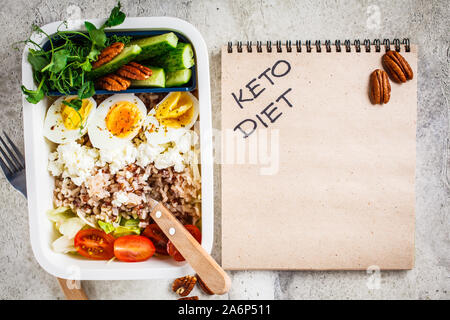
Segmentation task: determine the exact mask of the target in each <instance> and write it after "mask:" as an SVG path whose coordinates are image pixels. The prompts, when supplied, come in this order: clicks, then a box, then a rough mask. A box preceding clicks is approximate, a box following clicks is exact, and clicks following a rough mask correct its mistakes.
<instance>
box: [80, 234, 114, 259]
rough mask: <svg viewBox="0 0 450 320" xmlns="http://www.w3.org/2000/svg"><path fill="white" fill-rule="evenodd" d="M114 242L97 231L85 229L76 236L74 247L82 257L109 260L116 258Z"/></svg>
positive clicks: (111, 238) (110, 236)
mask: <svg viewBox="0 0 450 320" xmlns="http://www.w3.org/2000/svg"><path fill="white" fill-rule="evenodd" d="M114 240H115V238H114V237H113V236H112V235H109V234H107V233H105V232H103V231H101V230H97V229H84V230H80V231H78V233H77V234H76V235H75V239H74V245H75V249H77V251H78V253H79V254H81V255H82V256H84V257H86V258H90V259H95V260H109V259H111V258H112V257H114Z"/></svg>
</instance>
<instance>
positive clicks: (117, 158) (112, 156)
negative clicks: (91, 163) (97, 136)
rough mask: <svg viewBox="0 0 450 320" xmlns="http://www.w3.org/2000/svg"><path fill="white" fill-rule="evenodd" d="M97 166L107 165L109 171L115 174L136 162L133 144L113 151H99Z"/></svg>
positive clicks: (135, 151)
mask: <svg viewBox="0 0 450 320" xmlns="http://www.w3.org/2000/svg"><path fill="white" fill-rule="evenodd" d="M99 152H100V161H99V163H98V165H99V166H104V165H105V164H106V163H108V164H109V171H110V172H111V173H112V174H115V173H116V172H117V171H119V170H120V169H122V168H124V167H126V166H127V165H129V164H131V163H134V162H135V161H136V155H137V150H136V147H135V146H133V144H131V143H129V144H125V145H124V146H118V147H117V148H114V149H100V150H99Z"/></svg>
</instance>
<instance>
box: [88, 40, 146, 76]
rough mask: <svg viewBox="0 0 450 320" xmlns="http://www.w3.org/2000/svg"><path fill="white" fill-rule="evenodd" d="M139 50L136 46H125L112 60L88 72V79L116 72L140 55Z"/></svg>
mask: <svg viewBox="0 0 450 320" xmlns="http://www.w3.org/2000/svg"><path fill="white" fill-rule="evenodd" d="M141 50H142V49H141V47H139V46H138V45H129V46H126V47H125V48H124V49H123V50H122V52H121V53H119V54H118V55H117V56H116V57H114V59H112V60H111V61H109V62H107V63H105V64H104V65H102V66H100V67H98V68H97V69H94V70H92V71H91V72H89V75H88V76H89V78H90V79H96V78H99V77H101V76H104V75H105V74H108V73H112V72H114V71H116V70H117V69H119V68H120V67H121V66H123V65H125V64H127V63H128V62H130V61H131V60H133V59H134V58H135V57H136V56H137V55H138V54H139V53H141Z"/></svg>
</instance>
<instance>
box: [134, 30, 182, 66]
mask: <svg viewBox="0 0 450 320" xmlns="http://www.w3.org/2000/svg"><path fill="white" fill-rule="evenodd" d="M177 43H178V37H177V36H176V35H175V33H173V32H169V33H164V34H161V35H158V36H153V37H148V38H142V39H138V40H134V41H132V42H131V44H136V45H138V46H139V47H141V48H142V51H141V53H140V54H139V56H137V57H136V60H137V61H142V60H147V59H149V58H152V57H156V56H159V55H162V54H165V53H166V52H168V51H169V50H173V49H175V48H176V47H177Z"/></svg>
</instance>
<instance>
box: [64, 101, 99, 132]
mask: <svg viewBox="0 0 450 320" xmlns="http://www.w3.org/2000/svg"><path fill="white" fill-rule="evenodd" d="M73 99H74V98H72V99H67V101H69V102H70V101H71V100H73ZM91 109H92V102H91V101H90V100H88V99H83V100H82V104H81V108H80V110H78V112H77V111H76V110H75V109H74V108H72V107H69V106H66V105H65V104H62V106H61V117H62V120H63V124H64V127H66V129H68V130H75V129H79V128H80V127H81V126H82V125H84V124H85V122H86V119H87V117H88V115H89V113H90V112H91Z"/></svg>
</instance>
